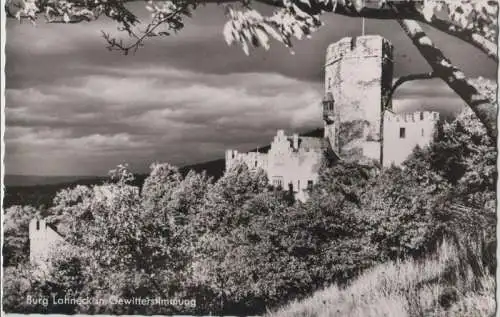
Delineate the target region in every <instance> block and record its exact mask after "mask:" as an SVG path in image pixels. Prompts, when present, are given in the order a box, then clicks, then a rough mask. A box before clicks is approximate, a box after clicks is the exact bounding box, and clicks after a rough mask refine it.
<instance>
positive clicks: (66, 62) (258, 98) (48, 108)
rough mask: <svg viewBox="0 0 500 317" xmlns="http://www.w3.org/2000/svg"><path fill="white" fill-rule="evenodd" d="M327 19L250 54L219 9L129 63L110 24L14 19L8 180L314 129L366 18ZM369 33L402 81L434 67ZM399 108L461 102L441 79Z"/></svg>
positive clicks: (243, 146)
mask: <svg viewBox="0 0 500 317" xmlns="http://www.w3.org/2000/svg"><path fill="white" fill-rule="evenodd" d="M137 12H138V13H139V15H140V16H143V15H144V14H145V13H144V12H143V10H142V8H138V11H137ZM323 21H324V22H325V24H326V25H325V26H324V27H322V29H320V31H319V32H317V33H315V34H313V37H312V39H308V40H304V41H302V42H297V43H296V45H295V52H296V53H295V54H294V55H292V54H290V53H289V51H288V50H287V49H285V48H283V47H281V46H280V44H278V43H275V44H274V45H272V46H271V49H270V50H269V51H264V50H254V51H252V52H251V56H250V57H248V56H246V55H245V54H244V53H243V52H242V50H241V49H240V48H239V47H228V46H227V45H226V43H225V41H224V39H223V36H222V27H223V25H224V22H225V17H224V11H223V9H222V8H221V7H217V6H215V5H214V6H207V7H203V8H200V9H199V10H198V11H196V13H195V15H194V17H193V18H192V19H189V20H187V21H186V22H187V23H186V27H185V29H184V30H183V31H182V32H180V33H179V34H178V35H176V36H174V37H169V38H163V39H155V40H150V41H148V42H147V43H146V46H145V47H144V48H142V49H141V50H139V51H138V52H137V53H136V54H135V55H134V56H123V55H121V54H120V53H118V52H109V51H107V50H106V49H105V43H104V40H103V39H102V37H101V36H100V34H101V30H105V31H111V32H114V30H115V26H114V25H113V24H112V23H110V22H108V21H104V20H103V21H98V22H95V23H85V24H79V25H61V24H57V25H56V24H45V23H43V22H40V24H38V25H37V26H32V25H30V24H29V23H23V24H19V23H18V22H16V21H8V22H7V47H6V64H7V66H6V134H5V144H6V156H5V164H6V173H7V174H25V175H104V174H106V172H107V171H108V170H109V169H111V168H113V167H114V166H116V165H117V164H119V163H123V162H127V163H129V165H130V166H131V167H132V168H133V169H134V170H136V171H139V172H144V171H147V170H148V166H149V165H150V163H152V162H154V161H160V162H170V163H173V164H176V165H179V166H182V165H185V164H191V163H196V162H201V161H205V160H211V159H216V158H220V157H223V155H224V150H225V149H227V148H233V149H239V150H248V149H251V148H253V147H255V146H257V145H264V144H267V143H269V142H270V140H271V138H272V136H273V135H274V134H275V133H276V129H285V130H287V131H288V132H289V133H290V132H291V131H299V132H301V131H307V130H309V129H311V128H316V127H319V126H321V116H320V108H319V101H320V100H321V97H322V96H321V93H322V80H323V73H322V68H321V67H322V63H323V61H324V54H325V50H326V47H327V46H328V44H329V43H331V42H334V41H337V40H339V39H340V38H342V37H344V36H353V35H360V31H361V21H360V20H359V19H352V18H346V17H341V16H334V15H332V16H325V17H324V18H323ZM426 30H427V31H428V32H429V35H431V37H432V38H433V40H434V41H435V42H436V43H437V44H438V45H439V46H440V47H441V48H442V49H443V50H444V51H445V53H446V55H447V56H448V57H449V58H450V59H451V60H452V62H454V63H456V64H457V65H459V66H460V67H461V68H462V69H463V70H464V71H465V73H466V74H467V75H468V76H483V77H488V78H495V76H496V65H495V63H494V62H492V61H490V60H488V59H487V58H486V57H484V56H483V55H482V54H480V53H478V51H477V50H476V49H475V48H473V47H471V46H469V45H468V44H464V43H463V42H461V41H460V40H458V39H455V38H452V37H449V36H447V35H445V34H442V33H440V32H438V31H434V30H431V29H429V28H427V27H426ZM366 31H367V33H368V34H382V35H384V36H385V37H386V38H388V39H389V40H390V41H391V42H392V43H393V44H394V46H395V76H396V77H397V76H400V75H402V74H408V73H415V72H423V71H428V70H429V68H428V66H427V65H426V63H425V61H424V60H423V59H422V57H420V56H419V55H418V53H417V52H416V50H415V49H414V47H413V46H412V43H411V42H410V41H409V40H408V38H406V36H405V35H404V34H403V33H402V32H401V31H400V29H399V26H398V24H397V23H396V22H394V21H375V20H368V21H367V23H366ZM394 104H395V108H396V109H397V110H402V111H403V110H407V109H428V110H436V109H443V108H444V109H448V110H450V109H451V110H453V109H459V108H460V107H461V106H462V102H461V101H460V100H459V99H457V98H456V97H455V96H454V94H453V92H452V91H451V90H450V89H449V88H447V87H446V86H445V85H443V84H441V83H440V82H439V81H436V80H433V81H424V82H414V83H409V84H406V85H405V86H403V87H402V88H401V89H400V90H399V92H398V93H397V95H396V100H395V103H394Z"/></svg>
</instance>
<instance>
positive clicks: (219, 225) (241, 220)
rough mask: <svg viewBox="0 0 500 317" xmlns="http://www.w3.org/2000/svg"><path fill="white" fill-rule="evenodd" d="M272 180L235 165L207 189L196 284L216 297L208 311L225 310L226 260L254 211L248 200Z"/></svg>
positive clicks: (201, 215) (200, 218)
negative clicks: (246, 205)
mask: <svg viewBox="0 0 500 317" xmlns="http://www.w3.org/2000/svg"><path fill="white" fill-rule="evenodd" d="M267 187H268V180H267V177H266V174H265V172H264V171H263V170H262V169H258V170H250V169H249V168H248V166H247V165H246V164H244V163H239V164H235V165H234V166H233V167H231V169H230V170H229V171H227V172H226V173H225V174H224V176H222V178H220V179H219V180H218V181H217V182H216V183H215V184H214V185H213V186H212V187H210V190H209V191H208V192H207V195H206V198H205V202H204V204H203V206H202V208H201V209H200V210H199V212H198V214H197V216H196V219H195V221H194V225H195V230H196V232H197V235H198V239H197V246H196V256H195V258H194V264H193V266H194V267H195V269H194V277H193V279H194V283H195V284H197V285H198V286H199V287H200V288H206V289H207V290H208V293H211V294H212V295H213V296H214V297H215V298H211V299H209V302H211V305H207V306H208V307H207V310H211V311H213V310H217V311H220V312H222V311H224V309H226V302H227V301H228V297H230V296H231V290H230V289H229V288H228V285H234V284H233V283H232V281H228V280H227V276H226V275H225V274H226V272H225V268H224V267H225V265H224V264H225V263H226V264H227V262H226V258H227V255H228V253H230V252H232V250H233V249H234V248H237V247H238V245H237V244H235V243H234V241H233V240H234V239H233V238H234V233H235V231H238V230H239V229H240V228H241V227H242V226H245V225H246V224H248V223H249V221H250V218H251V214H249V213H248V210H246V209H245V208H244V205H245V204H246V203H247V201H248V200H250V199H252V198H253V197H255V196H256V195H258V194H260V193H263V192H265V191H266V190H267Z"/></svg>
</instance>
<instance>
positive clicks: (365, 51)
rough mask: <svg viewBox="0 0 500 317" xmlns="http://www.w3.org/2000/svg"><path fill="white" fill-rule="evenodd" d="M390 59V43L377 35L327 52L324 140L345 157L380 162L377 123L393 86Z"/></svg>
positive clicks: (340, 44) (340, 43) (342, 42)
mask: <svg viewBox="0 0 500 317" xmlns="http://www.w3.org/2000/svg"><path fill="white" fill-rule="evenodd" d="M392 55H393V47H392V44H391V43H390V42H389V41H388V40H386V39H384V38H383V37H381V36H378V35H367V36H359V37H353V38H350V37H346V38H343V39H341V40H340V41H338V42H336V43H333V44H331V45H330V46H329V47H328V49H327V53H326V64H325V97H324V100H323V119H324V124H325V138H327V139H328V141H329V142H330V144H331V146H332V148H333V149H334V150H335V152H336V153H337V154H338V155H339V156H340V157H341V158H343V159H347V160H366V159H368V160H373V159H375V160H377V161H380V160H381V155H382V150H381V147H382V144H381V143H382V142H381V141H382V140H381V136H382V133H381V130H382V127H381V124H382V122H381V120H382V114H383V110H384V109H383V107H384V105H385V103H386V100H387V98H388V93H389V91H390V88H391V85H392V73H393V59H392ZM388 108H389V109H390V108H391V105H390V104H388Z"/></svg>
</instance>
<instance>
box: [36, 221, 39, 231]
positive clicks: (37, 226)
mask: <svg viewBox="0 0 500 317" xmlns="http://www.w3.org/2000/svg"><path fill="white" fill-rule="evenodd" d="M36 230H40V220H37V221H36Z"/></svg>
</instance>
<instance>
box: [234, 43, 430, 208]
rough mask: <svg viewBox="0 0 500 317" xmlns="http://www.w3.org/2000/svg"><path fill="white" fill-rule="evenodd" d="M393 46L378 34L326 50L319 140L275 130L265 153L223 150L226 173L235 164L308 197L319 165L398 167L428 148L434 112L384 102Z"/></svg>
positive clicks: (391, 74) (391, 75)
mask: <svg viewBox="0 0 500 317" xmlns="http://www.w3.org/2000/svg"><path fill="white" fill-rule="evenodd" d="M392 82H393V46H392V44H391V43H390V42H389V41H388V40H387V39H385V38H383V37H381V36H379V35H367V36H358V37H346V38H343V39H341V40H340V41H338V42H336V43H333V44H331V45H330V46H328V49H327V53H326V63H325V82H324V89H325V90H324V99H323V102H322V108H323V109H322V115H323V122H324V137H323V138H311V137H301V136H298V135H297V134H293V135H292V136H286V135H285V134H284V131H283V130H278V133H277V135H276V136H275V137H274V140H273V142H272V143H271V147H270V149H269V151H268V152H267V153H261V152H249V153H239V152H237V151H234V150H227V151H226V170H229V169H230V168H231V166H233V165H234V164H235V163H236V162H238V161H239V162H244V163H246V164H247V165H248V167H249V168H251V169H255V168H262V169H264V170H265V171H266V173H267V175H268V178H269V182H270V183H271V184H272V185H274V186H277V187H281V188H283V189H287V190H291V191H293V192H294V193H295V194H296V197H297V198H299V199H301V200H303V199H306V198H307V190H308V189H309V188H311V186H312V185H313V184H314V183H315V182H316V180H317V178H318V171H319V167H320V163H321V160H322V159H323V158H324V157H325V154H328V155H329V154H331V153H334V157H335V158H337V159H341V160H347V161H356V162H360V163H363V162H368V161H376V162H378V163H379V164H380V165H381V166H384V167H387V166H390V165H392V164H395V165H400V164H401V163H402V162H403V161H404V160H405V159H406V158H407V157H408V156H409V155H410V154H411V152H412V151H413V149H414V148H415V147H416V146H417V145H418V146H420V147H424V146H426V145H428V144H429V143H430V142H431V141H432V139H433V137H434V134H435V129H436V126H437V123H438V121H439V113H437V112H429V111H423V112H414V113H404V114H396V113H394V112H393V110H392V102H391V100H390V99H389V97H390V90H391V87H392Z"/></svg>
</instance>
